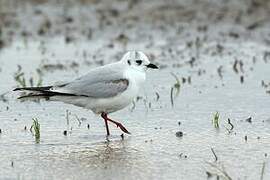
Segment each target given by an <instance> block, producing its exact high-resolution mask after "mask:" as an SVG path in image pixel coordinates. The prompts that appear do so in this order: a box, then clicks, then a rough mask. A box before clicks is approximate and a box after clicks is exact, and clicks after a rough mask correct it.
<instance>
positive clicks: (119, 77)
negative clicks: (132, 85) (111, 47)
mask: <svg viewBox="0 0 270 180" xmlns="http://www.w3.org/2000/svg"><path fill="white" fill-rule="evenodd" d="M128 85H129V81H128V79H126V78H124V76H123V69H121V68H120V67H119V66H117V65H116V64H112V65H109V66H103V67H100V68H97V69H94V70H92V71H90V72H89V73H88V74H86V75H85V76H82V77H80V78H78V79H76V80H74V81H72V82H70V83H67V84H64V85H62V86H61V85H60V86H58V87H56V88H53V89H52V91H54V90H55V91H57V92H63V93H68V94H74V95H78V96H88V97H92V98H107V97H113V96H116V95H118V94H119V93H122V92H123V91H125V90H126V89H127V88H128Z"/></svg>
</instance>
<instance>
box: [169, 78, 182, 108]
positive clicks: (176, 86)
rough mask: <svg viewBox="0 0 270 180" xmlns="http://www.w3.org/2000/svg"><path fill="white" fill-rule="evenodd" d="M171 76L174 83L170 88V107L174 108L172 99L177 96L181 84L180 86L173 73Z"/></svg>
mask: <svg viewBox="0 0 270 180" xmlns="http://www.w3.org/2000/svg"><path fill="white" fill-rule="evenodd" d="M171 75H172V76H173V77H174V78H175V81H176V82H175V83H174V85H173V86H172V87H171V95H170V97H171V105H172V107H173V106H174V99H175V98H176V97H177V96H178V95H179V93H180V87H181V84H180V80H179V78H178V77H177V76H176V75H175V74H174V73H171Z"/></svg>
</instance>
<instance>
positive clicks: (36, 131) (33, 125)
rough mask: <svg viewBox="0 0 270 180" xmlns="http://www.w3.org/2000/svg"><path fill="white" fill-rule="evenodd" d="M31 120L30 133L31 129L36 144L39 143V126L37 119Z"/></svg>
mask: <svg viewBox="0 0 270 180" xmlns="http://www.w3.org/2000/svg"><path fill="white" fill-rule="evenodd" d="M32 120H33V124H32V126H31V128H30V131H31V132H32V129H34V135H35V140H36V143H39V142H40V124H39V122H38V119H37V118H32Z"/></svg>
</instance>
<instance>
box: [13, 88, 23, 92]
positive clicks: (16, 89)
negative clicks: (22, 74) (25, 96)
mask: <svg viewBox="0 0 270 180" xmlns="http://www.w3.org/2000/svg"><path fill="white" fill-rule="evenodd" d="M19 90H21V88H15V89H13V91H19Z"/></svg>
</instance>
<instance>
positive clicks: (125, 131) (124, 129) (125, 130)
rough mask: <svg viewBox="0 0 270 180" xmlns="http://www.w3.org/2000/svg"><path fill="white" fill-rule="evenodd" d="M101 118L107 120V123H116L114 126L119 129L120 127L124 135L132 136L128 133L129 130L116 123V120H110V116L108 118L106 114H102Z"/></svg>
mask: <svg viewBox="0 0 270 180" xmlns="http://www.w3.org/2000/svg"><path fill="white" fill-rule="evenodd" d="M101 116H102V118H103V119H104V120H105V119H106V120H107V121H110V122H112V123H114V124H115V125H116V126H117V127H119V128H120V129H121V130H122V131H123V132H124V133H127V134H131V133H130V132H128V130H127V129H126V128H125V127H124V126H123V125H122V124H121V123H119V122H116V121H114V120H112V119H110V118H108V116H107V114H106V113H102V114H101Z"/></svg>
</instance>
